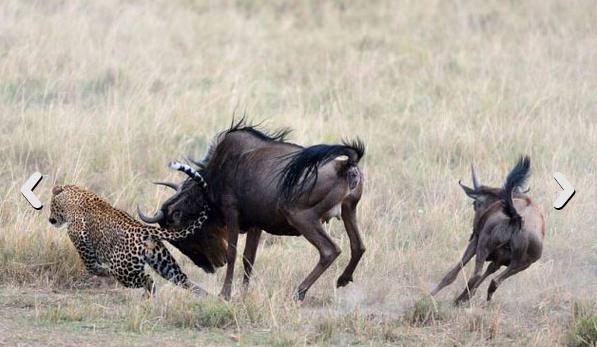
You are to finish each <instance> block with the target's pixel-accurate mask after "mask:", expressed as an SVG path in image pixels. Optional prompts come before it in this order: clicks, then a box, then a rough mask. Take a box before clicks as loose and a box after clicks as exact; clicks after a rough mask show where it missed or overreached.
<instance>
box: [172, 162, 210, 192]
mask: <svg viewBox="0 0 597 347" xmlns="http://www.w3.org/2000/svg"><path fill="white" fill-rule="evenodd" d="M168 166H169V167H170V168H171V169H173V170H178V171H182V172H184V173H186V174H187V175H189V177H191V178H192V179H193V180H194V181H195V182H197V183H199V184H200V185H201V187H202V188H203V189H206V188H207V182H205V179H204V178H203V176H201V174H200V173H199V172H197V170H195V169H193V168H192V167H190V166H188V165H187V164H183V163H179V162H177V161H172V162H170V164H169V165H168Z"/></svg>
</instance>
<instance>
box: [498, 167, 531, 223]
mask: <svg viewBox="0 0 597 347" xmlns="http://www.w3.org/2000/svg"><path fill="white" fill-rule="evenodd" d="M530 169H531V159H530V158H529V157H528V156H524V157H521V158H520V159H519V160H518V163H517V164H516V166H514V168H513V169H512V171H510V173H509V174H508V178H506V183H505V184H504V187H503V188H502V194H503V201H504V213H505V214H506V215H507V216H508V217H510V221H511V224H513V225H516V226H518V227H519V228H520V226H521V225H522V217H521V216H520V215H519V214H518V212H517V211H516V208H514V202H513V201H512V192H513V191H514V189H516V188H517V187H522V186H523V185H524V184H525V182H526V181H527V179H528V178H529V173H530Z"/></svg>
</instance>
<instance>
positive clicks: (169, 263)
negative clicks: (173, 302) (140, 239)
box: [144, 238, 207, 296]
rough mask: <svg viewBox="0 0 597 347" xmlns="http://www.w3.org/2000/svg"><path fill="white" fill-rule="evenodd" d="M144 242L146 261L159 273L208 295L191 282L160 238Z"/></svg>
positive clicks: (195, 291) (185, 286)
mask: <svg viewBox="0 0 597 347" xmlns="http://www.w3.org/2000/svg"><path fill="white" fill-rule="evenodd" d="M144 244H145V262H146V263H147V264H149V266H151V267H152V268H153V269H154V270H155V271H156V272H157V273H159V274H160V275H161V276H162V277H164V278H165V279H167V280H168V281H170V282H172V283H174V284H176V285H178V286H181V287H183V288H186V289H189V290H190V291H192V292H193V293H195V294H197V295H200V296H203V295H207V292H206V291H205V290H204V289H203V288H201V287H199V286H198V285H196V284H195V283H193V282H191V281H190V280H189V278H188V277H187V275H186V274H185V273H184V272H182V269H181V268H180V266H178V264H177V263H176V260H175V259H174V257H172V254H170V252H169V251H168V248H166V246H164V244H163V243H162V242H161V241H160V240H157V239H153V238H148V239H147V240H145V242H144Z"/></svg>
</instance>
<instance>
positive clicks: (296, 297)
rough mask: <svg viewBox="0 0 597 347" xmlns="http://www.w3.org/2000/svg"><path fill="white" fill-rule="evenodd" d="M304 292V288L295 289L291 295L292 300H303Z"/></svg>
mask: <svg viewBox="0 0 597 347" xmlns="http://www.w3.org/2000/svg"><path fill="white" fill-rule="evenodd" d="M306 293H307V291H306V290H300V289H299V290H297V291H296V292H295V293H294V296H293V299H294V301H303V300H305V294H306Z"/></svg>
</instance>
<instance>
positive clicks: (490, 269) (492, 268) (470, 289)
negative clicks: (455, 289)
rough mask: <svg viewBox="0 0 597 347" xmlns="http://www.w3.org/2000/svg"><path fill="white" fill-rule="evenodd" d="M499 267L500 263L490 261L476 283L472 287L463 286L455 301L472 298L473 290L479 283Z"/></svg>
mask: <svg viewBox="0 0 597 347" xmlns="http://www.w3.org/2000/svg"><path fill="white" fill-rule="evenodd" d="M499 269H500V265H499V264H498V263H496V262H491V263H490V264H489V266H488V267H487V269H486V270H485V273H483V276H481V278H480V279H479V280H478V281H477V282H476V283H474V284H473V287H467V288H464V291H462V293H461V294H460V296H459V297H458V299H456V302H457V303H458V302H461V301H466V300H468V299H470V298H472V297H473V295H475V292H476V291H477V288H479V286H480V285H481V283H482V282H483V281H485V279H486V278H487V277H488V276H489V275H491V274H492V273H494V272H496V271H497V270H499ZM469 284H470V283H469Z"/></svg>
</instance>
